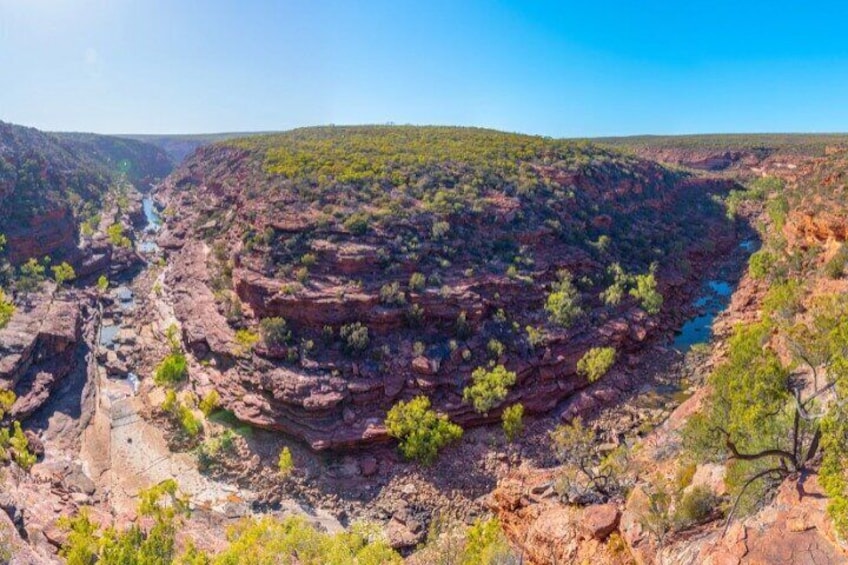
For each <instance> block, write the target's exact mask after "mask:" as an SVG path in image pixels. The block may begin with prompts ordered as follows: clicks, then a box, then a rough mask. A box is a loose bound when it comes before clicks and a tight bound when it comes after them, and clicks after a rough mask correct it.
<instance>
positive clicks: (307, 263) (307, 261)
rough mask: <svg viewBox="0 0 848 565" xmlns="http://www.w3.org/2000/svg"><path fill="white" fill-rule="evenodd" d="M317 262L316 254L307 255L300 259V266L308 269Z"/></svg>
mask: <svg viewBox="0 0 848 565" xmlns="http://www.w3.org/2000/svg"><path fill="white" fill-rule="evenodd" d="M316 261H317V259H316V258H315V254H314V253H306V254H304V255H303V256H302V257H301V258H300V264H301V265H303V266H304V267H307V268H308V267H311V266H312V265H314V264H315V262H316Z"/></svg>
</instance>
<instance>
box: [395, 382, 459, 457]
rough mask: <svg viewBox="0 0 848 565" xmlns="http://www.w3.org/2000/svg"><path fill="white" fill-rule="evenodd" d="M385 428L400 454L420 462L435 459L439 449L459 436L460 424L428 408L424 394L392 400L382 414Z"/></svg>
mask: <svg viewBox="0 0 848 565" xmlns="http://www.w3.org/2000/svg"><path fill="white" fill-rule="evenodd" d="M386 428H387V430H388V433H389V435H390V436H392V437H393V438H395V439H397V440H398V447H399V448H400V451H401V453H402V454H403V455H404V457H406V458H407V459H414V460H416V461H419V462H420V463H422V464H424V465H429V464H431V463H432V462H433V461H435V459H436V456H437V455H438V453H439V450H441V449H442V448H443V447H445V446H447V445H448V444H450V443H452V442H454V441H456V440H458V439H459V438H460V437H461V436H462V428H460V427H459V426H457V425H456V424H453V423H451V421H450V420H448V417H447V416H444V415H440V414H437V413H436V412H434V411H433V410H431V409H430V399H429V398H427V397H426V396H417V397H415V398H413V399H412V400H410V401H409V402H404V401H400V402H398V403H397V404H395V405H394V406H393V407H392V409H391V410H389V413H388V414H387V416H386Z"/></svg>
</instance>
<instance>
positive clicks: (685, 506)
mask: <svg viewBox="0 0 848 565" xmlns="http://www.w3.org/2000/svg"><path fill="white" fill-rule="evenodd" d="M716 503H717V500H716V497H715V495H714V494H713V492H712V491H711V490H710V489H709V487H707V486H706V485H698V486H695V487H692V489H691V490H690V491H689V492H687V493H686V494H684V495H683V498H681V500H680V502H678V503H677V508H676V509H675V512H674V522H675V524H676V525H677V527H678V528H679V529H684V528H687V527H689V526H692V525H696V524H700V523H702V522H704V521H705V520H706V519H707V518H709V517H710V516H711V515H712V514H713V510H714V509H715V507H716Z"/></svg>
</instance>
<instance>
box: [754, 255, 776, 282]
mask: <svg viewBox="0 0 848 565" xmlns="http://www.w3.org/2000/svg"><path fill="white" fill-rule="evenodd" d="M776 262H777V258H776V257H775V256H774V254H772V253H770V252H769V251H766V250H765V249H760V250H759V251H757V252H756V253H753V254H752V255H751V258H750V259H748V272H750V273H751V278H753V279H764V278H766V277H767V276H768V275H769V273H771V271H772V269H773V268H774V266H775V263H776Z"/></svg>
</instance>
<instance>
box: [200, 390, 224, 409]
mask: <svg viewBox="0 0 848 565" xmlns="http://www.w3.org/2000/svg"><path fill="white" fill-rule="evenodd" d="M220 405H221V395H220V394H218V391H217V390H215V389H212V390H210V391H209V392H208V393H206V396H204V397H203V400H201V401H200V405H199V406H198V408H200V411H201V412H203V414H204V415H206V416H209V414H211V413H212V412H214V411H215V410H217V409H218V407H219V406H220Z"/></svg>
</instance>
